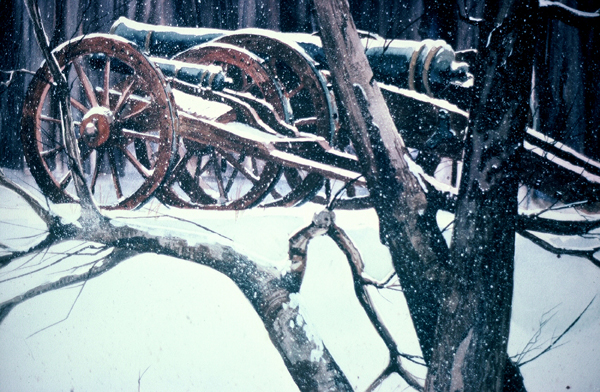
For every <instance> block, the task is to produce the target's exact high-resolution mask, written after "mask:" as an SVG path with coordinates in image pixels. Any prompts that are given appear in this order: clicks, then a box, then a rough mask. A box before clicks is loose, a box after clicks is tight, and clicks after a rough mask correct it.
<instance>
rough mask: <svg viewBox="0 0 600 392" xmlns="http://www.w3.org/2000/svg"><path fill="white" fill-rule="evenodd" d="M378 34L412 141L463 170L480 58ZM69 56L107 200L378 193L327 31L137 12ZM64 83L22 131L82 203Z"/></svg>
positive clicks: (124, 204)
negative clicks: (220, 25)
mask: <svg viewBox="0 0 600 392" xmlns="http://www.w3.org/2000/svg"><path fill="white" fill-rule="evenodd" d="M362 39H363V41H364V43H365V46H366V47H367V48H368V49H367V57H368V58H369V61H370V63H371V65H372V67H373V70H374V74H375V77H376V78H377V80H378V81H380V82H381V83H382V84H381V88H382V91H383V93H384V96H385V98H386V101H387V103H388V106H389V108H390V111H391V113H392V117H393V118H394V121H395V122H396V125H397V127H398V129H399V131H400V132H402V134H403V137H404V139H405V141H406V142H407V144H408V145H409V146H410V147H412V148H414V149H416V150H418V151H419V152H420V158H419V159H421V163H422V164H423V166H424V167H425V168H426V170H428V171H430V172H433V171H434V170H435V168H436V167H437V165H438V163H439V161H440V157H446V158H449V159H451V160H452V162H454V170H452V175H451V177H452V178H451V179H450V181H456V175H457V173H456V161H458V160H459V159H460V152H461V151H462V148H461V138H460V135H461V132H462V131H463V130H464V129H465V128H466V125H467V113H466V112H464V111H463V110H461V109H460V108H459V107H460V106H461V104H463V103H464V101H465V98H464V97H465V96H466V94H467V93H466V92H467V91H468V84H469V83H470V81H471V80H470V78H469V74H468V66H467V65H466V63H462V62H459V61H457V55H456V54H455V53H454V51H452V49H451V48H450V47H449V46H448V45H446V44H445V43H443V42H442V41H423V42H412V41H393V42H392V43H391V44H390V43H389V41H387V42H386V41H385V40H383V39H382V38H380V37H377V36H374V35H371V34H364V35H363V37H362ZM54 53H55V56H56V58H57V60H58V62H59V64H60V66H61V68H62V69H63V70H64V72H65V73H66V74H67V75H68V81H69V85H70V94H71V96H70V101H71V107H72V115H73V118H74V121H75V125H76V134H77V136H78V147H79V150H80V154H81V158H82V163H83V166H84V171H85V173H86V176H87V182H88V185H89V186H90V187H91V190H92V194H93V195H94V197H95V199H96V201H97V203H98V205H99V206H101V207H104V208H109V209H118V208H135V207H137V206H139V205H140V204H142V203H144V202H145V201H146V200H147V199H148V198H149V197H150V196H152V195H154V196H156V197H157V198H159V199H160V200H161V201H162V202H164V203H167V204H170V205H175V206H179V207H200V208H207V209H244V208H249V207H252V206H255V205H258V204H261V205H265V206H277V205H281V206H290V205H295V204H297V203H300V202H303V201H306V200H310V199H311V198H314V197H315V195H316V194H317V192H319V191H320V190H321V189H322V188H324V189H325V190H326V195H327V196H329V195H330V194H331V192H332V191H335V189H336V187H338V188H339V187H341V186H344V184H346V183H348V182H351V181H353V182H354V181H355V182H354V185H355V186H357V188H358V190H357V191H353V190H354V187H348V188H347V193H348V195H349V197H350V198H349V203H350V204H352V203H354V205H361V203H363V202H364V201H365V200H368V192H367V191H366V190H364V189H362V188H360V185H363V184H362V182H361V179H360V178H359V177H360V167H359V157H356V156H355V155H354V154H353V149H352V147H351V144H350V143H349V141H348V138H347V135H345V134H344V130H343V129H340V125H339V124H340V121H339V113H343V108H338V105H339V102H336V99H335V92H334V91H333V88H332V86H331V83H330V81H329V74H328V71H327V63H326V60H325V57H324V55H323V51H322V48H321V46H320V39H319V38H318V37H317V36H314V35H307V34H291V33H275V32H271V31H264V30H257V29H251V30H240V31H233V32H231V31H223V30H214V29H191V28H167V27H160V26H151V25H145V24H140V23H136V22H132V21H129V20H126V19H124V18H122V19H119V20H118V21H117V22H115V24H114V25H113V27H112V29H111V34H89V35H86V36H83V37H79V38H75V39H73V40H71V41H68V42H66V43H64V44H62V45H61V46H59V47H58V48H57V49H56V50H55V52H54ZM54 94H55V92H54V87H53V84H52V76H51V74H50V71H49V69H48V67H47V66H45V65H43V66H42V67H41V68H40V69H39V70H38V72H37V73H36V75H35V76H34V78H33V80H32V82H31V83H30V85H29V89H28V92H27V96H26V99H25V103H24V108H23V117H22V141H23V145H24V149H25V156H26V160H27V163H28V165H29V168H30V170H31V173H32V175H33V176H34V178H35V180H36V181H37V183H38V185H39V187H40V188H41V190H42V191H43V192H44V194H45V195H47V196H48V197H49V198H50V199H51V200H52V201H53V202H69V201H75V200H77V196H76V193H75V189H74V185H73V181H72V174H71V171H70V169H69V167H68V165H67V155H66V154H67V153H66V149H65V147H64V144H63V141H62V137H61V132H60V122H61V120H60V115H59V112H58V105H57V104H56V102H55V99H54ZM435 97H437V98H435ZM438 98H441V99H438ZM448 100H450V101H452V102H453V103H450V102H448ZM457 105H458V106H457ZM525 148H526V150H527V154H526V156H527V159H529V160H530V161H531V163H532V165H533V166H532V167H542V168H544V170H543V173H544V176H543V177H540V176H539V175H537V174H535V173H539V172H540V170H533V171H532V175H527V176H525V179H524V181H525V182H527V184H528V185H530V186H535V187H538V188H541V189H542V190H544V191H546V192H547V193H549V194H550V195H551V196H556V195H557V194H558V193H557V190H556V188H553V187H552V186H549V185H544V184H550V182H549V181H548V179H550V178H555V179H558V180H560V181H561V182H559V183H563V184H564V183H565V181H568V182H569V183H573V184H575V187H574V188H573V189H575V190H576V191H577V192H579V193H581V192H582V189H584V193H585V194H586V197H591V198H593V197H594V196H595V194H596V189H598V186H597V185H598V184H599V183H600V164H599V163H597V162H595V161H592V160H590V159H589V158H587V157H585V156H583V155H581V154H578V153H577V152H575V151H573V150H571V149H569V148H568V147H566V146H563V145H561V144H559V143H556V142H554V141H552V140H551V139H549V138H547V137H545V136H544V135H542V134H540V133H537V132H535V131H530V132H529V133H528V135H527V141H526V145H525ZM549 154H552V156H553V157H557V159H553V160H549V159H548V157H549ZM357 178H358V180H356V179H357ZM541 178H545V181H540V179H541ZM569 189H570V188H569ZM572 193H573V194H575V193H576V192H575V191H573V192H572ZM361 196H362V197H361ZM561 197H563V198H567V199H568V198H569V197H572V196H570V194H569V192H562V193H561ZM363 204H364V203H363Z"/></svg>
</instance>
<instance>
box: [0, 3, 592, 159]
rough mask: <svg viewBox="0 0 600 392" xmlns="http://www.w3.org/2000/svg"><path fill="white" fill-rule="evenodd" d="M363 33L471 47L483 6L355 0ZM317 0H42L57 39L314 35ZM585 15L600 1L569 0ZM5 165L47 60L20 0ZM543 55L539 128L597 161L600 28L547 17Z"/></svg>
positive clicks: (7, 83)
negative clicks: (127, 31)
mask: <svg viewBox="0 0 600 392" xmlns="http://www.w3.org/2000/svg"><path fill="white" fill-rule="evenodd" d="M349 2H350V8H351V10H352V14H353V18H354V21H355V23H356V25H357V27H358V28H359V29H362V30H368V31H372V32H375V33H378V34H379V35H381V36H383V37H385V38H389V39H392V38H400V39H410V40H422V39H425V38H434V39H444V40H446V41H447V42H448V43H450V44H451V45H452V46H453V47H454V48H455V49H456V50H464V49H470V48H473V45H474V43H475V42H477V28H476V27H475V26H473V25H472V24H471V23H469V22H468V20H467V18H466V16H470V17H477V16H478V13H479V12H480V10H479V3H478V2H477V1H470V0H455V1H452V0H391V1H390V0H350V1H349ZM311 3H312V2H311V0H39V5H40V8H41V10H42V15H43V17H44V18H45V21H44V22H45V26H46V29H47V31H48V34H49V39H50V41H51V45H52V46H53V47H54V46H56V45H58V44H60V43H62V42H64V41H65V40H68V39H70V38H72V37H75V36H78V35H81V34H86V33H91V32H108V30H109V28H110V26H111V24H112V23H113V22H114V21H115V20H116V19H117V18H118V17H120V16H126V17H128V18H131V19H134V20H137V21H141V22H147V23H153V24H160V25H169V26H197V27H212V28H222V29H239V28H245V27H259V28H265V29H271V30H278V31H299V32H309V33H310V32H313V31H316V30H317V26H316V25H315V20H316V19H315V16H314V10H313V7H312V4H311ZM564 3H565V4H566V5H569V6H572V7H575V8H578V9H580V10H585V11H595V10H597V9H599V8H600V1H598V0H579V1H576V0H565V1H564ZM0 21H1V22H2V24H3V26H2V27H1V29H0V70H1V71H2V73H1V74H0V81H1V82H2V85H1V86H0V112H1V119H0V166H2V167H8V168H15V169H18V168H22V167H23V165H24V159H23V154H22V149H21V143H20V137H19V134H20V116H21V114H20V112H21V106H22V101H23V95H24V92H25V89H26V86H27V83H28V82H29V80H30V79H31V75H30V74H28V73H27V72H22V71H21V72H14V73H11V72H10V71H13V70H29V71H35V70H36V69H37V68H38V67H39V65H40V63H41V61H42V56H41V53H40V52H39V50H38V47H37V43H36V41H35V37H34V34H33V29H32V26H31V23H30V22H29V16H28V15H27V11H26V9H25V6H24V4H23V1H22V0H0ZM538 27H539V28H538V40H537V42H538V45H537V49H536V51H535V53H531V55H532V56H535V60H536V62H535V64H536V65H535V72H534V74H535V76H534V80H533V83H534V85H535V89H534V91H535V93H534V96H533V97H532V116H531V119H532V120H531V121H532V125H533V126H535V127H536V128H537V129H538V130H540V131H542V132H544V133H546V134H548V135H550V136H552V137H554V138H556V139H557V140H560V141H564V142H566V143H567V144H569V145H570V146H572V147H574V148H575V149H577V150H579V151H581V152H584V153H586V154H587V155H589V156H591V157H593V158H599V157H600V137H599V135H598V133H599V131H600V32H599V31H598V30H599V29H598V28H589V29H575V28H573V27H571V26H567V25H565V24H563V23H562V22H558V21H551V22H543V23H542V22H540V23H539V26H538Z"/></svg>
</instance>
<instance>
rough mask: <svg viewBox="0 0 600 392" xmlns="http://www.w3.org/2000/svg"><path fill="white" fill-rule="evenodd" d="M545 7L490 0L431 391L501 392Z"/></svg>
mask: <svg viewBox="0 0 600 392" xmlns="http://www.w3.org/2000/svg"><path fill="white" fill-rule="evenodd" d="M536 14H537V1H536V0H530V1H526V2H511V1H488V2H487V3H486V4H485V13H484V22H483V24H482V25H481V27H480V28H481V33H480V44H479V57H478V60H477V62H476V64H475V67H474V69H473V71H474V74H475V81H476V82H475V88H474V97H473V104H472V107H471V117H470V122H469V131H468V138H467V141H466V147H465V153H464V168H463V177H462V181H461V184H460V192H459V196H458V202H457V210H456V215H455V223H454V234H453V238H452V254H451V255H452V269H451V270H450V279H449V281H448V290H447V291H446V297H445V301H444V304H443V307H442V311H441V313H440V318H439V322H438V326H437V332H436V343H437V345H436V347H435V349H434V355H433V360H432V362H431V364H430V368H429V374H428V378H427V382H426V388H425V389H426V391H431V392H433V391H435V392H444V391H448V392H454V391H457V390H458V391H473V392H483V391H496V392H499V391H502V389H503V379H504V369H505V364H506V362H507V354H506V347H507V343H508V334H509V325H510V313H511V301H512V291H513V266H514V252H515V218H516V216H517V189H518V166H517V162H518V151H519V147H520V146H521V145H522V141H523V138H524V135H525V130H526V126H527V116H528V110H529V97H530V92H531V76H532V75H531V73H532V67H533V63H532V58H531V56H530V54H531V53H532V51H533V47H534V34H533V28H534V26H533V24H534V22H535V21H536V19H535V15H536Z"/></svg>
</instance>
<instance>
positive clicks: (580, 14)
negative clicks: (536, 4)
mask: <svg viewBox="0 0 600 392" xmlns="http://www.w3.org/2000/svg"><path fill="white" fill-rule="evenodd" d="M540 15H541V16H542V18H545V19H554V20H559V21H561V22H563V23H565V24H568V25H569V26H573V27H577V28H585V27H597V26H598V25H599V24H600V13H599V12H598V11H596V12H584V11H580V10H577V9H575V8H571V7H568V6H566V5H564V4H562V3H559V2H558V1H549V0H540Z"/></svg>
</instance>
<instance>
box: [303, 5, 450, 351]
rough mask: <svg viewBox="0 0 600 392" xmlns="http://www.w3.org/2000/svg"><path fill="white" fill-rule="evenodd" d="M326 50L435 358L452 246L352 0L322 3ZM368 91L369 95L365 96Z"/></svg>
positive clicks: (383, 227) (425, 343)
mask: <svg viewBox="0 0 600 392" xmlns="http://www.w3.org/2000/svg"><path fill="white" fill-rule="evenodd" d="M315 6H316V9H317V15H318V20H319V25H320V30H321V39H322V40H323V47H324V50H325V54H326V56H327V60H328V63H329V64H330V71H331V74H332V76H333V79H334V82H335V84H336V87H337V91H338V95H339V99H340V101H341V103H342V105H343V107H345V108H346V109H347V111H348V113H347V120H348V124H347V127H348V128H349V129H350V132H351V137H352V141H353V144H354V146H355V148H356V149H357V155H358V156H359V157H360V162H361V165H362V173H363V175H364V176H365V177H366V179H367V184H368V187H369V191H370V194H371V197H372V199H373V204H374V206H375V209H376V211H377V214H378V217H379V222H380V236H381V241H382V242H383V243H384V244H386V245H387V246H388V247H389V248H390V252H391V255H392V260H393V263H394V267H395V269H396V272H397V274H398V276H399V278H400V282H401V284H402V287H403V291H404V295H405V297H406V300H407V303H408V306H409V309H410V312H411V317H412V319H413V323H414V325H415V329H416V331H417V335H418V337H419V341H420V344H421V347H422V350H423V354H424V356H425V360H426V361H428V360H429V359H430V356H431V355H430V353H431V349H432V347H433V337H434V331H435V324H436V320H437V310H438V308H439V302H438V301H439V298H438V294H439V286H438V285H439V283H440V279H441V270H442V267H441V266H443V265H444V264H445V261H446V259H447V257H448V249H447V247H446V243H445V241H444V239H443V238H442V237H441V234H440V231H439V229H438V228H437V223H436V221H435V211H432V210H430V209H429V206H428V204H427V201H426V199H425V193H424V191H423V189H422V188H421V187H420V185H419V183H418V180H417V178H416V177H415V176H414V174H413V173H412V172H411V170H410V168H409V160H408V153H407V151H406V148H405V146H404V142H403V140H402V138H401V137H400V135H399V134H398V132H397V131H396V127H395V125H394V123H393V121H392V119H391V116H390V114H389V111H388V108H387V106H386V104H385V101H384V100H383V97H382V96H381V92H380V90H379V87H378V85H377V83H375V82H374V81H373V80H372V71H371V68H370V66H369V64H368V62H367V58H366V56H365V55H364V49H363V47H362V44H361V42H360V40H359V38H358V34H357V32H356V28H355V26H354V23H353V21H352V18H351V17H349V15H350V14H349V10H348V3H347V2H346V0H337V1H331V2H330V1H328V0H319V1H315ZM363 91H364V95H363Z"/></svg>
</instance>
